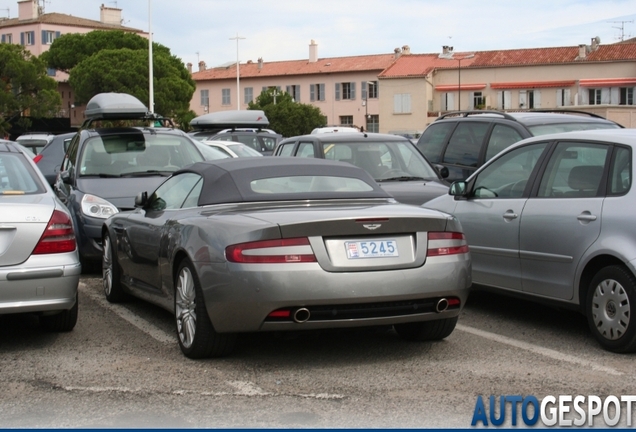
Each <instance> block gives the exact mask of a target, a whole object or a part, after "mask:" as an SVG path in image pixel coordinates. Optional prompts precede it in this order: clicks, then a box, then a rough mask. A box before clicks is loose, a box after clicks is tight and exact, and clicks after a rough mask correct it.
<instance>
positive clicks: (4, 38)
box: [2, 33, 13, 44]
mask: <svg viewBox="0 0 636 432" xmlns="http://www.w3.org/2000/svg"><path fill="white" fill-rule="evenodd" d="M2 43H8V44H10V43H13V35H12V34H11V33H7V34H3V35H2Z"/></svg>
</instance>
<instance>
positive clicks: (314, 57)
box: [309, 39, 318, 63]
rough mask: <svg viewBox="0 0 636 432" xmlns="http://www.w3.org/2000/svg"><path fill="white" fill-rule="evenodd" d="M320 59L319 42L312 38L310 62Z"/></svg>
mask: <svg viewBox="0 0 636 432" xmlns="http://www.w3.org/2000/svg"><path fill="white" fill-rule="evenodd" d="M317 61H318V44H316V42H315V41H314V40H313V39H312V40H311V43H310V44H309V63H316V62H317Z"/></svg>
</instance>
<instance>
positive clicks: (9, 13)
mask: <svg viewBox="0 0 636 432" xmlns="http://www.w3.org/2000/svg"><path fill="white" fill-rule="evenodd" d="M0 10H2V11H7V16H6V18H11V9H9V8H6V9H0ZM4 18H5V17H0V19H4Z"/></svg>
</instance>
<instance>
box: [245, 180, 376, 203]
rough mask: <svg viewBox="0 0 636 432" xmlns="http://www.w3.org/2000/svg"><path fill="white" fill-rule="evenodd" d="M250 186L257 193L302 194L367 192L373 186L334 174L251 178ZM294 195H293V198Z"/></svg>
mask: <svg viewBox="0 0 636 432" xmlns="http://www.w3.org/2000/svg"><path fill="white" fill-rule="evenodd" d="M250 187H251V189H252V191H253V192H256V193H258V194H291V195H293V194H303V193H307V192H334V193H336V194H337V193H339V192H369V191H372V190H373V186H371V185H369V184H368V183H365V182H364V181H363V180H361V179H358V178H351V177H336V176H319V175H308V176H288V177H270V178H263V179H257V180H252V181H251V182H250ZM294 198H296V197H293V198H292V199H294Z"/></svg>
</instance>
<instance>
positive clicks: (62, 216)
mask: <svg viewBox="0 0 636 432" xmlns="http://www.w3.org/2000/svg"><path fill="white" fill-rule="evenodd" d="M75 247H76V243H75V233H74V232H73V224H72V222H71V218H70V217H69V216H68V215H67V214H66V213H64V212H62V211H59V210H53V215H52V216H51V220H49V223H48V225H47V226H46V229H45V230H44V233H43V234H42V237H40V241H39V242H38V244H37V245H36V246H35V249H33V254H34V255H40V254H52V253H62V252H72V251H74V250H75Z"/></svg>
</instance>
